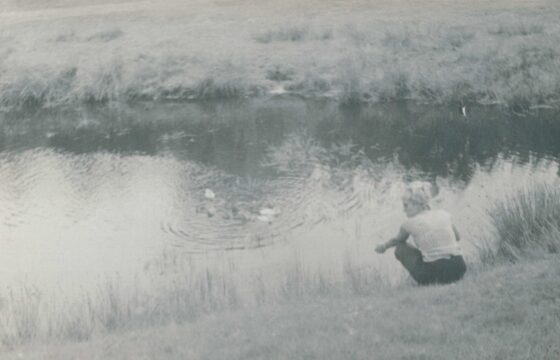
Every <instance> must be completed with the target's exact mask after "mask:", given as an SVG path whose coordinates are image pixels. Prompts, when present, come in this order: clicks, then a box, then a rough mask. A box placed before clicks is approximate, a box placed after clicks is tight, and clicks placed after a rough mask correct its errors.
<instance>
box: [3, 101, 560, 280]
mask: <svg viewBox="0 0 560 360" xmlns="http://www.w3.org/2000/svg"><path fill="white" fill-rule="evenodd" d="M467 111H468V116H467V117H463V116H462V115H461V114H460V112H459V110H458V109H456V108H450V107H428V106H418V105H411V104H407V103H399V104H387V105H376V106H371V107H360V108H341V107H339V106H337V105H335V104H332V103H328V102H311V101H302V100H293V99H275V100H255V101H250V102H249V101H247V102H233V103H221V104H216V103H189V104H165V105H162V104H139V105H134V106H123V105H120V106H103V107H93V108H81V109H72V110H50V111H35V112H33V111H31V112H25V113H10V114H3V115H0V262H1V263H2V264H3V268H4V269H5V270H4V271H3V272H2V275H0V277H2V281H4V282H10V281H33V282H37V283H43V284H51V283H56V284H59V283H60V279H67V280H68V281H70V283H72V284H83V282H84V281H85V279H96V278H100V277H102V276H104V274H112V273H119V274H122V273H130V274H137V273H138V272H141V271H145V269H147V268H149V267H150V264H153V263H157V262H158V261H159V260H158V259H161V257H162V256H167V257H169V256H170V255H169V254H170V253H173V254H174V255H173V256H174V257H187V256H188V257H195V258H196V257H199V258H204V259H205V261H207V262H209V263H212V262H216V261H218V260H215V259H217V258H219V259H220V260H219V261H223V259H224V257H226V258H227V261H228V262H231V261H233V262H235V263H236V264H237V265H236V266H237V267H241V268H243V267H249V268H250V267H263V266H264V267H266V266H282V265H281V264H283V263H284V262H285V261H286V259H291V260H293V259H294V257H296V258H297V259H298V261H301V262H303V263H305V264H308V265H309V266H314V267H319V268H325V267H326V268H329V267H331V266H335V265H333V264H340V263H341V262H345V261H352V262H353V263H355V264H357V266H374V267H376V268H377V269H379V271H380V272H381V273H383V272H384V271H385V272H387V273H389V272H391V273H394V272H395V271H394V269H395V267H394V260H393V259H392V256H389V255H384V256H380V255H376V254H374V253H373V251H372V249H373V247H374V246H375V244H377V243H379V242H381V241H383V240H386V239H387V238H388V237H390V236H392V235H393V234H394V233H395V232H396V230H397V229H398V226H399V224H400V222H401V221H402V220H403V219H404V214H403V212H402V209H401V204H400V197H401V195H402V191H403V190H404V188H405V187H406V186H407V184H409V183H410V182H412V181H426V182H429V183H431V184H432V185H434V186H435V187H436V188H437V190H438V194H437V196H436V197H435V198H434V200H433V206H434V207H444V208H446V209H448V210H449V211H450V212H451V213H452V214H453V215H454V218H455V221H456V223H457V225H458V227H459V229H460V231H461V232H462V233H463V237H464V239H465V241H464V248H465V251H466V253H467V255H468V256H470V257H471V258H474V257H475V253H476V248H477V243H478V242H480V241H481V239H483V238H488V237H491V226H490V224H489V223H488V217H487V215H486V211H487V209H488V208H489V206H490V205H491V203H492V201H493V200H494V199H499V198H503V196H505V194H507V193H508V191H511V190H512V189H515V188H519V187H522V186H525V185H526V184H528V183H530V182H532V181H548V182H553V181H558V179H557V178H558V159H559V154H560V119H558V114H555V113H552V112H546V111H542V110H541V111H535V112H534V113H532V114H529V115H524V116H520V115H512V114H509V113H506V112H504V111H501V110H499V109H495V108H491V107H485V108H469V109H467ZM162 254H163V255H162ZM166 254H167V255H166ZM232 259H233V260H232ZM388 269H390V270H388Z"/></svg>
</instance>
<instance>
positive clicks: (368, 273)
mask: <svg viewBox="0 0 560 360" xmlns="http://www.w3.org/2000/svg"><path fill="white" fill-rule="evenodd" d="M166 256H168V255H166ZM167 260H169V259H167ZM172 263H173V266H176V268H175V269H169V268H168V269H167V271H169V272H170V273H169V274H165V275H162V276H158V277H157V278H156V279H155V280H152V281H148V282H146V280H145V279H144V281H143V282H141V281H136V282H135V283H134V284H129V283H126V282H124V281H123V280H122V279H120V278H108V279H107V280H106V281H105V282H104V283H102V284H100V285H99V286H98V288H97V289H96V290H93V291H84V292H83V293H82V294H81V295H79V296H74V297H72V298H66V297H65V296H64V295H63V294H55V295H52V294H51V295H49V296H47V295H46V294H44V293H42V292H41V291H40V290H38V289H37V288H35V287H30V286H22V287H21V288H18V289H15V290H14V289H11V290H9V291H8V292H7V293H4V294H3V293H0V300H1V301H0V344H1V346H0V348H2V347H4V348H6V349H10V348H15V347H18V346H21V345H24V344H27V343H30V342H39V343H40V342H51V341H53V340H55V341H86V340H89V339H91V338H92V336H94V335H96V334H104V333H111V332H115V331H121V330H130V329H140V328H149V327H155V326H160V325H166V324H170V323H175V324H181V323H185V322H190V321H194V320H196V319H198V318H199V317H200V316H201V315H204V314H210V313H218V312H222V311H225V310H232V309H237V308H254V307H258V306H261V305H266V304H277V303H284V302H292V301H299V300H304V299H313V298H317V297H319V296H321V297H324V296H336V297H345V296H353V295H366V294H372V293H373V292H376V291H382V290H381V289H382V288H384V287H387V286H388V285H387V284H386V283H385V282H383V281H382V280H381V279H380V278H379V277H378V276H377V273H376V272H375V271H374V270H372V269H365V268H360V267H358V266H357V265H355V264H353V263H352V262H351V261H350V260H349V259H347V261H346V262H345V264H344V269H343V275H342V276H339V275H337V274H335V272H334V271H330V270H329V271H327V270H310V269H307V268H306V266H305V264H304V263H303V262H302V261H300V260H298V261H295V262H294V263H293V264H292V265H290V266H287V267H285V268H284V269H283V270H281V271H280V272H278V273H277V274H276V275H278V276H274V277H273V279H272V280H271V278H270V275H266V274H264V273H263V272H262V271H257V272H256V273H255V274H254V276H252V277H249V280H248V281H247V280H246V279H242V280H240V279H237V278H236V277H235V276H234V274H235V271H233V269H232V268H231V264H230V265H228V266H224V267H222V268H221V269H217V268H214V269H210V268H208V269H205V270H202V271H196V272H193V270H194V268H193V267H192V266H191V265H189V264H190V260H187V261H186V262H185V260H184V259H183V260H181V259H179V258H178V257H177V256H175V255H173V259H172ZM168 265H169V264H168ZM166 266H167V265H166ZM162 269H163V268H162ZM162 269H159V270H162ZM189 270H190V271H189Z"/></svg>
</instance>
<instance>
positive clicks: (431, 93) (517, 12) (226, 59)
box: [0, 0, 560, 110]
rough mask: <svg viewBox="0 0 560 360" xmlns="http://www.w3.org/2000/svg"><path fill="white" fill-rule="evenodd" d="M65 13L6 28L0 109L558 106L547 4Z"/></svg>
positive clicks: (554, 11)
mask: <svg viewBox="0 0 560 360" xmlns="http://www.w3.org/2000/svg"><path fill="white" fill-rule="evenodd" d="M69 3H70V2H68V1H66V2H65V1H59V2H56V4H57V7H53V8H48V9H44V6H43V8H41V7H38V5H37V4H35V2H33V1H27V2H25V3H24V4H23V5H25V6H23V5H22V6H20V7H17V6H15V5H14V6H12V7H8V9H9V11H6V12H4V13H3V14H0V23H1V25H0V104H2V106H3V107H4V108H5V109H10V108H14V107H21V106H28V105H38V106H56V105H61V104H62V105H65V104H66V105H68V104H75V103H79V102H106V101H131V100H137V99H149V100H154V99H156V100H157V99H160V100H161V99H167V100H187V99H224V98H242V97H246V96H261V95H264V94H275V93H276V94H278V93H291V94H297V95H302V96H306V97H329V98H334V99H336V100H337V101H340V102H341V103H343V104H356V103H361V102H374V101H391V100H399V99H412V100H416V101H420V102H428V103H457V104H459V103H461V102H463V103H470V102H476V103H484V104H486V103H497V104H503V105H507V106H511V107H512V108H514V109H516V110H522V109H528V108H531V107H535V106H558V103H559V100H560V98H559V95H558V94H560V70H559V69H560V60H559V59H560V56H558V55H559V52H560V47H559V45H558V44H560V25H558V22H557V21H556V20H557V18H558V16H559V15H560V6H559V5H558V4H557V3H555V2H551V1H546V0H537V1H532V2H523V1H505V0H503V1H486V0H476V1H469V2H464V3H461V4H457V3H456V2H454V1H448V0H429V1H428V0H426V1H400V2H397V3H393V2H389V1H345V2H342V1H340V2H339V1H334V0H329V1H311V2H306V3H305V4H301V3H300V2H295V1H287V2H279V1H263V2H251V1H243V0H229V1H220V2H202V1H195V0H192V1H188V2H180V1H174V0H167V1H165V2H163V3H161V2H158V3H155V2H150V1H135V2H123V1H113V2H110V1H103V3H102V4H100V5H90V6H86V5H85V2H77V3H76V4H77V6H72V7H68V4H69ZM34 4H35V6H34Z"/></svg>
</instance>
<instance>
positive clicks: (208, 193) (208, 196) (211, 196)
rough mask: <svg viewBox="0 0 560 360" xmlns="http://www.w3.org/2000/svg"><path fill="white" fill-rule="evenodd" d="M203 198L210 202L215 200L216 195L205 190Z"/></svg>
mask: <svg viewBox="0 0 560 360" xmlns="http://www.w3.org/2000/svg"><path fill="white" fill-rule="evenodd" d="M204 197H205V198H207V199H210V200H213V199H214V198H216V194H214V192H213V191H212V190H210V189H206V190H204Z"/></svg>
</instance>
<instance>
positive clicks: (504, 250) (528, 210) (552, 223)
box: [489, 184, 560, 261]
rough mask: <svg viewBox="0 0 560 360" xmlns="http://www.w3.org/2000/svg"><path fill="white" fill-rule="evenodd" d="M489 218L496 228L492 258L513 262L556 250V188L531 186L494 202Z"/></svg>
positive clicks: (559, 193) (559, 246)
mask: <svg viewBox="0 0 560 360" xmlns="http://www.w3.org/2000/svg"><path fill="white" fill-rule="evenodd" d="M489 215H490V217H491V219H492V221H493V223H494V226H495V227H496V232H497V250H496V257H497V258H498V259H505V260H509V261H516V260H519V258H521V257H523V256H524V255H528V254H531V253H537V254H543V253H554V254H555V253H558V252H559V251H560V189H559V188H558V187H557V186H555V185H550V184H533V185H531V186H529V187H528V188H525V189H522V190H519V191H517V192H515V193H512V194H511V195H510V196H508V197H507V198H505V199H502V200H500V201H498V202H496V203H495V204H494V206H493V208H492V209H491V210H490V212H489Z"/></svg>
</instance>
